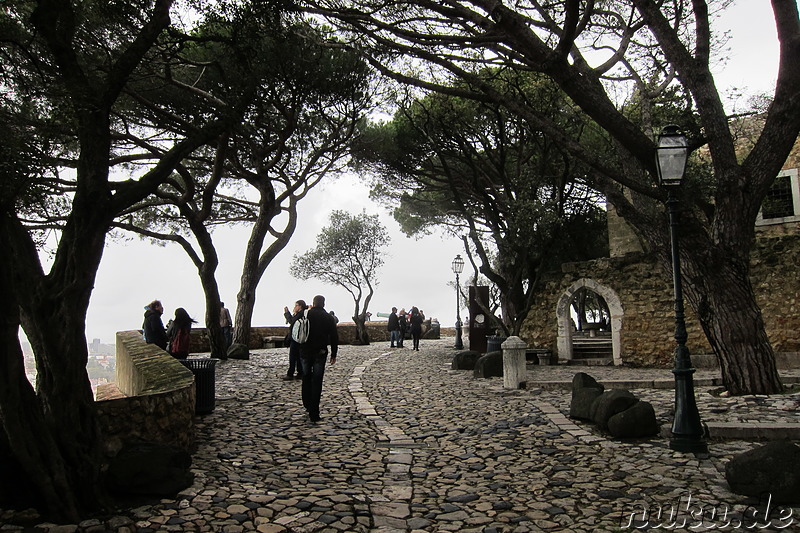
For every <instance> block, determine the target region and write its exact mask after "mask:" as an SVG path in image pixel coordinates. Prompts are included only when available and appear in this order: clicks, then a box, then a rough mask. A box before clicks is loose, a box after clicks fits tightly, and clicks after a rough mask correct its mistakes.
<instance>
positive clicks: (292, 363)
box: [283, 300, 308, 381]
mask: <svg viewBox="0 0 800 533" xmlns="http://www.w3.org/2000/svg"><path fill="white" fill-rule="evenodd" d="M306 309H308V306H307V305H306V302H305V300H297V301H296V302H295V303H294V308H293V309H292V310H291V311H289V308H288V307H284V308H283V316H284V318H286V323H287V324H289V334H288V335H287V336H286V338H287V339H289V370H288V372H287V373H286V375H285V376H284V377H283V381H291V380H293V379H302V378H303V365H302V363H301V362H300V345H299V344H297V341H295V340H294V339H293V338H292V326H293V325H294V323H295V322H296V321H297V319H298V318H300V317H301V316H303V312H304V311H305V310H306ZM295 370H296V371H297V375H296V376H295Z"/></svg>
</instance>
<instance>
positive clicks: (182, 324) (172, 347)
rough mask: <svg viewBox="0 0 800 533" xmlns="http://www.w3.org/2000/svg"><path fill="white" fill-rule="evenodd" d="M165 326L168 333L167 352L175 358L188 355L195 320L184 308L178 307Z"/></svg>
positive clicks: (183, 357) (184, 357) (182, 357)
mask: <svg viewBox="0 0 800 533" xmlns="http://www.w3.org/2000/svg"><path fill="white" fill-rule="evenodd" d="M171 322H172V324H171V325H170V326H169V327H168V328H167V329H168V335H169V339H170V340H169V346H168V348H169V350H168V351H169V353H170V354H171V355H172V356H173V357H175V358H176V359H186V358H187V357H189V343H190V339H191V331H192V324H196V323H197V320H195V319H193V318H192V317H190V316H189V313H187V312H186V309H184V308H183V307H179V308H177V309H176V310H175V318H174V319H172V320H171Z"/></svg>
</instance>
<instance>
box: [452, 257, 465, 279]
mask: <svg viewBox="0 0 800 533" xmlns="http://www.w3.org/2000/svg"><path fill="white" fill-rule="evenodd" d="M462 270H464V260H463V259H461V254H459V255H457V256H456V258H455V259H453V272H455V273H456V274H461V271H462Z"/></svg>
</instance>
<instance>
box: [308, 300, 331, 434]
mask: <svg viewBox="0 0 800 533" xmlns="http://www.w3.org/2000/svg"><path fill="white" fill-rule="evenodd" d="M308 324H309V334H308V340H306V342H304V343H303V344H301V345H300V357H301V359H302V362H303V392H302V397H303V407H305V408H306V411H308V418H309V419H310V420H311V421H312V422H319V421H320V420H321V417H320V416H319V402H320V398H321V397H322V378H323V376H324V375H325V363H326V361H327V359H328V345H330V347H331V364H332V365H333V364H336V354H337V353H338V352H339V334H338V332H337V331H336V322H334V320H333V317H332V316H331V315H329V314H328V312H327V311H325V297H324V296H321V295H317V296H314V303H313V304H312V306H311V308H310V309H309V310H308Z"/></svg>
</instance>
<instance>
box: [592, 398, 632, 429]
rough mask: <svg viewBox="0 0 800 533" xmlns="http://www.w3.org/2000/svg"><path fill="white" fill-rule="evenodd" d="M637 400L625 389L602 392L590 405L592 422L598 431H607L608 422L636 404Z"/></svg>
mask: <svg viewBox="0 0 800 533" xmlns="http://www.w3.org/2000/svg"><path fill="white" fill-rule="evenodd" d="M638 401H639V399H638V398H637V397H636V396H634V395H633V394H631V392H630V391H629V390H626V389H611V390H610V391H607V392H604V393H603V394H601V395H600V396H598V397H597V399H596V400H595V401H594V403H592V407H591V409H590V410H591V413H590V414H591V415H592V420H593V421H594V423H595V424H596V425H597V427H599V428H600V429H604V430H605V429H608V420H609V419H610V418H611V417H612V416H614V415H615V414H617V413H621V412H622V411H625V410H626V409H628V408H630V407H632V406H633V404H635V403H636V402H638Z"/></svg>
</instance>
